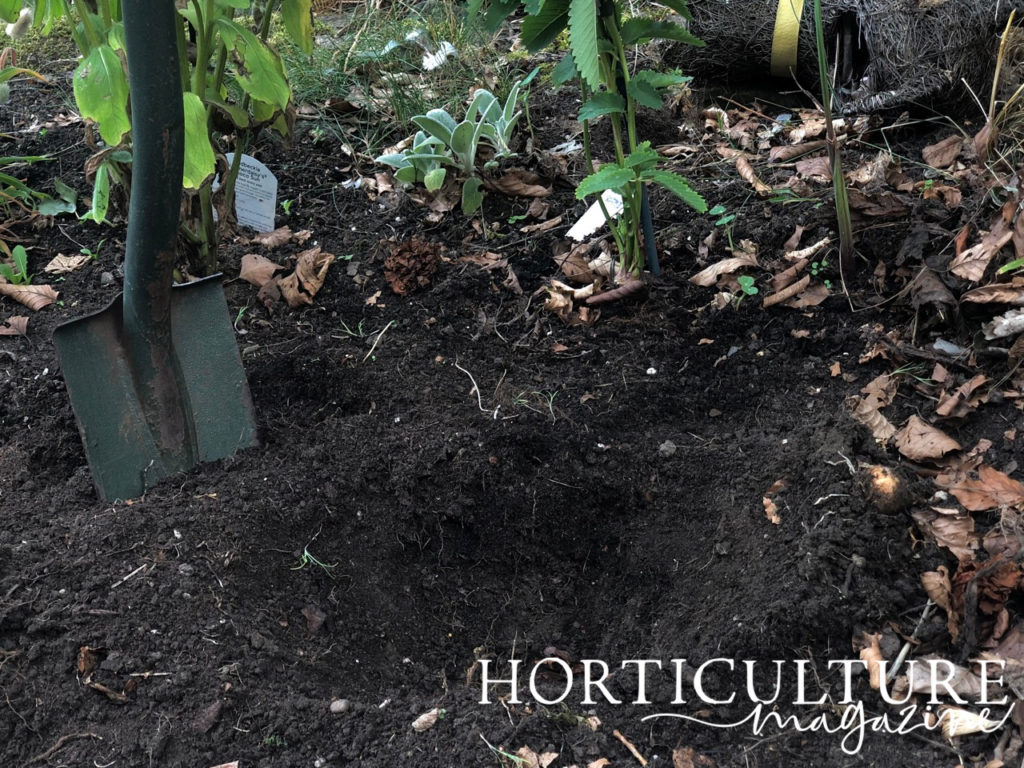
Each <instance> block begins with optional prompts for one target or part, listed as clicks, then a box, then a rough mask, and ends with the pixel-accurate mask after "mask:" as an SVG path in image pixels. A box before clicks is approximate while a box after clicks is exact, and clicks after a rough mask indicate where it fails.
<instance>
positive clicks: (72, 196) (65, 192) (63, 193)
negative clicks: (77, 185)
mask: <svg viewBox="0 0 1024 768" xmlns="http://www.w3.org/2000/svg"><path fill="white" fill-rule="evenodd" d="M53 188H54V189H55V190H57V194H58V195H60V199H61V200H64V201H65V202H68V203H71V204H72V205H74V204H75V203H76V202H78V192H76V191H75V190H74V189H72V188H71V187H69V186H68V185H67V184H65V183H64V182H63V181H62V180H61V179H58V178H54V180H53Z"/></svg>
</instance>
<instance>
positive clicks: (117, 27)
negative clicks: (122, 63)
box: [107, 21, 124, 51]
mask: <svg viewBox="0 0 1024 768" xmlns="http://www.w3.org/2000/svg"><path fill="white" fill-rule="evenodd" d="M107 43H109V44H110V47H111V48H113V49H114V50H115V51H123V50H124V22H121V21H115V22H114V23H113V24H112V25H111V27H110V30H109V31H108V32H107Z"/></svg>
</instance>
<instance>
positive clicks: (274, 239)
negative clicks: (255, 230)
mask: <svg viewBox="0 0 1024 768" xmlns="http://www.w3.org/2000/svg"><path fill="white" fill-rule="evenodd" d="M291 239H292V229H291V227H289V226H288V225H287V224H286V225H285V226H283V227H278V228H277V229H275V230H274V231H273V232H264V233H262V234H259V235H255V236H254V237H253V238H252V239H251V240H250V241H249V242H252V243H256V244H257V245H262V246H263V247H264V248H277V247H278V246H281V245H284V244H285V243H287V242H288V241H289V240H291Z"/></svg>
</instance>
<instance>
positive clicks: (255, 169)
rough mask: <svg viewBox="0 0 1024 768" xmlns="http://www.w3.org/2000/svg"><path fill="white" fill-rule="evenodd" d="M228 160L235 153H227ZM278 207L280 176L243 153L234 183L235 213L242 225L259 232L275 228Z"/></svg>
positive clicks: (231, 159)
mask: <svg viewBox="0 0 1024 768" xmlns="http://www.w3.org/2000/svg"><path fill="white" fill-rule="evenodd" d="M226 157H227V160H228V163H231V162H233V161H234V153H233V152H228V153H227V154H226ZM275 210H277V177H276V176H275V175H274V174H273V173H271V171H270V169H269V168H267V166H265V165H264V164H263V163H261V162H260V161H259V160H257V159H256V158H255V157H250V156H249V155H242V162H241V164H240V165H239V167H238V181H237V182H235V216H236V217H237V218H238V223H239V224H241V225H242V226H243V227H252V228H253V229H255V230H256V231H257V232H272V231H273V230H274V211H275Z"/></svg>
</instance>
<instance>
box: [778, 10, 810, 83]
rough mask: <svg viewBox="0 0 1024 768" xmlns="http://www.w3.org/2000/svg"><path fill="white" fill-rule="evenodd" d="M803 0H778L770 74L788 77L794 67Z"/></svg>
mask: <svg viewBox="0 0 1024 768" xmlns="http://www.w3.org/2000/svg"><path fill="white" fill-rule="evenodd" d="M803 12H804V0H779V7H778V10H777V11H776V12H775V34H774V35H773V36H772V75H774V76H775V77H788V76H789V73H790V70H792V69H795V68H796V48H797V42H798V41H799V39H800V16H801V15H802V14H803Z"/></svg>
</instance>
